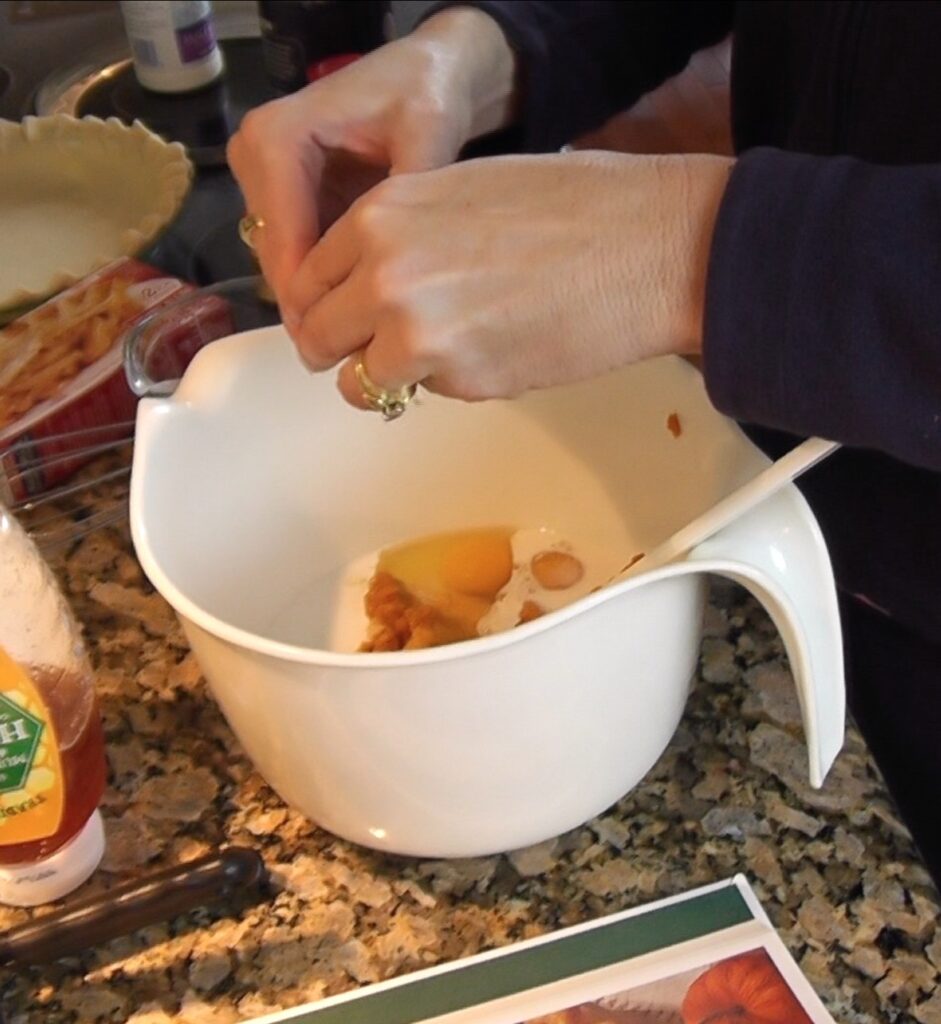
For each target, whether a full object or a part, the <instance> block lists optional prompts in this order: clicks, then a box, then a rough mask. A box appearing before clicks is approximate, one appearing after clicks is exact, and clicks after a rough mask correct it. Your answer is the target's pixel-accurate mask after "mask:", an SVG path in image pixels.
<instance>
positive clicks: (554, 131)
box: [424, 0, 734, 152]
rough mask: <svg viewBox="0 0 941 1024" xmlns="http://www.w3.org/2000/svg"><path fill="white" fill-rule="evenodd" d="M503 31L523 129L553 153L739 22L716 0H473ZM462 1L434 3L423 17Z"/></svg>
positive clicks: (532, 147)
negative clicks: (514, 67)
mask: <svg viewBox="0 0 941 1024" xmlns="http://www.w3.org/2000/svg"><path fill="white" fill-rule="evenodd" d="M457 5H459V6H465V7H467V6H469V7H476V8H479V9H480V10H482V11H485V12H486V13H487V14H489V15H490V16H491V17H492V18H493V19H494V20H495V21H496V22H497V23H498V24H499V25H500V27H501V28H502V29H503V32H504V34H505V35H506V37H507V39H508V41H509V43H510V45H511V46H512V47H513V49H514V50H515V51H516V53H517V56H518V61H519V69H520V85H521V109H520V122H521V123H520V128H521V136H520V137H519V139H515V140H514V142H515V144H516V145H517V146H518V148H520V149H524V150H526V151H529V152H547V151H550V150H555V149H558V148H559V147H560V146H561V145H563V144H564V143H566V142H571V141H572V139H574V138H576V137H577V136H578V135H581V134H582V133H583V132H586V131H589V130H590V129H592V128H597V127H598V126H599V125H601V124H603V123H604V122H605V121H606V120H607V119H608V118H609V117H611V116H612V115H614V114H617V113H620V112H621V111H622V110H626V109H627V108H628V107H631V106H633V104H634V103H635V102H636V101H637V100H638V99H639V98H640V97H641V96H642V95H643V94H644V93H646V92H649V91H650V90H651V89H654V88H656V86H658V85H660V84H661V83H662V82H664V81H666V79H668V78H669V77H670V76H671V75H675V74H678V73H679V72H680V71H682V70H683V68H684V67H685V66H686V65H687V63H688V62H689V59H690V57H691V56H692V55H693V54H694V53H695V52H696V51H697V50H701V49H702V48H703V47H706V46H711V45H713V44H714V43H717V42H719V41H720V40H721V39H723V38H724V37H725V36H726V35H728V33H729V32H730V31H731V28H732V13H733V8H734V4H733V3H715V2H711V0H699V2H697V0H692V2H690V0H669V2H668V0H653V2H631V0H554V2H553V0H474V2H472V3H467V2H459V4H457ZM451 6H456V4H455V3H441V4H436V5H435V6H434V7H433V8H432V9H430V10H429V11H428V12H427V13H426V14H425V15H424V17H425V18H428V17H430V16H431V15H432V14H434V13H435V12H437V11H439V10H441V9H443V8H445V7H451Z"/></svg>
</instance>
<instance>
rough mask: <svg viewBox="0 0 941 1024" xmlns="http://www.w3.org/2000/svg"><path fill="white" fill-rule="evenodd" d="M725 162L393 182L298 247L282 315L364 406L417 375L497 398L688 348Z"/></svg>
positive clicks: (487, 167) (695, 160)
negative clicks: (359, 358)
mask: <svg viewBox="0 0 941 1024" xmlns="http://www.w3.org/2000/svg"><path fill="white" fill-rule="evenodd" d="M731 166H732V160H730V159H728V158H725V157H713V156H631V155H625V154H614V153H594V152H580V153H569V154H563V155H552V156H535V157H499V158H491V159H485V160H475V161H468V162H466V163H461V164H456V165H454V166H452V167H447V168H444V169H442V170H436V171H429V172H425V173H420V174H403V175H399V176H397V177H395V178H389V179H388V180H387V181H385V182H382V183H381V184H379V185H377V186H376V187H375V188H373V189H372V190H371V191H370V192H368V193H367V194H366V195H364V196H363V197H361V198H360V199H359V200H357V202H356V203H355V204H354V205H353V206H352V208H351V209H350V210H349V212H348V213H346V214H345V215H344V216H343V217H341V218H340V220H339V221H337V222H336V223H335V224H334V225H333V226H332V227H331V228H330V230H329V231H328V232H327V233H326V235H325V236H324V238H323V239H322V240H321V241H320V242H319V243H318V244H317V245H316V246H315V247H314V249H313V250H312V251H311V252H310V254H309V255H308V256H307V257H306V258H305V259H304V261H303V263H302V264H301V265H300V267H299V269H298V270H297V272H296V274H294V276H293V278H292V279H291V281H290V283H289V285H288V287H287V289H286V291H285V297H284V303H283V310H284V313H285V322H286V325H287V327H288V329H289V331H290V332H291V334H292V336H293V337H294V340H295V342H296V344H297V346H298V349H299V351H300V353H301V355H302V357H303V358H304V359H305V361H306V362H307V364H308V365H309V366H310V367H311V369H313V370H327V369H329V368H330V367H333V366H335V365H337V364H338V363H343V365H342V368H341V370H340V375H339V386H340V390H341V392H342V393H343V395H344V397H345V398H346V399H347V400H348V401H349V402H351V403H352V404H354V405H358V406H361V407H364V406H365V404H366V403H365V402H364V399H363V396H362V391H361V388H360V385H359V383H358V382H357V380H356V375H355V372H354V369H353V360H352V359H351V358H350V357H351V356H352V355H353V354H354V353H357V352H358V351H359V350H361V349H365V351H364V353H363V359H364V368H365V369H366V372H367V375H368V377H369V378H370V379H371V380H372V381H373V383H374V384H376V385H377V386H378V387H382V388H386V389H388V390H393V389H397V388H400V387H402V386H405V385H408V384H412V383H415V382H419V381H420V382H421V383H422V384H423V385H424V386H425V387H426V388H428V389H430V390H432V391H436V392H439V393H441V394H445V395H451V396H455V397H458V398H463V399H484V398H506V397H511V396H513V395H516V394H519V393H520V392H522V391H525V390H527V389H529V388H538V387H546V386H548V385H552V384H558V383H563V382H567V381H573V380H578V379H581V378H585V377H589V376H593V375H595V374H599V373H603V372H605V371H607V370H610V369H612V368H614V367H617V366H620V365H623V364H626V363H629V362H633V361H635V360H638V359H643V358H648V357H651V356H657V355H661V354H664V353H668V352H676V353H695V352H697V351H698V350H699V348H700V345H701V333H702V313H703V301H704V291H705V279H706V264H707V259H708V251H709V245H710V240H711V237H712V232H713V227H714V224H715V219H716V215H717V212H718V207H719V203H720V200H721V198H722V194H723V191H724V189H725V185H726V181H727V179H728V175H729V172H730V170H731Z"/></svg>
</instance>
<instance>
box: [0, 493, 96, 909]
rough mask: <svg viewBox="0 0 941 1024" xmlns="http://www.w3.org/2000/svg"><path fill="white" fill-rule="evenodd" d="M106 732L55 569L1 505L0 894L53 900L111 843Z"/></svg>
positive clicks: (22, 902) (23, 901)
mask: <svg viewBox="0 0 941 1024" xmlns="http://www.w3.org/2000/svg"><path fill="white" fill-rule="evenodd" d="M104 785H105V757H104V739H103V735H102V728H101V718H100V716H99V712H98V702H97V698H96V696H95V688H94V679H93V676H92V672H91V667H90V665H89V662H88V658H87V656H86V653H85V648H84V646H83V644H82V641H81V635H80V633H79V630H78V626H77V624H76V622H75V620H74V618H73V616H72V614H71V612H70V610H69V607H68V605H67V604H66V601H65V598H64V597H63V595H62V593H61V591H60V590H59V587H58V585H57V584H56V580H55V577H54V576H53V575H52V572H51V570H50V569H49V567H48V565H47V564H46V562H45V561H44V560H43V558H42V556H41V555H40V553H39V551H38V550H37V549H36V547H35V545H34V544H33V542H32V541H31V540H30V539H29V537H28V536H27V535H26V533H25V532H24V530H23V529H22V527H21V526H20V524H19V523H18V522H17V521H16V520H15V519H14V518H13V516H12V515H11V514H10V513H9V512H8V511H7V510H6V509H5V508H4V507H3V506H2V505H0V902H2V903H7V904H11V905H13V906H20V907H27V906H35V905H36V904H39V903H47V902H49V901H51V900H55V899H58V898H59V897H61V896H64V895H65V894H66V893H67V892H70V891H71V890H72V889H74V888H76V887H77V886H79V885H81V884H82V882H84V881H85V880H86V879H87V878H88V877H89V875H91V873H92V872H93V871H94V870H95V868H96V867H97V866H98V863H99V861H100V860H101V856H102V854H103V853H104V830H103V828H102V822H101V815H100V814H99V812H98V810H97V808H98V802H99V801H100V799H101V795H102V792H103V791H104Z"/></svg>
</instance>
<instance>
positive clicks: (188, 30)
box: [121, 0, 223, 93]
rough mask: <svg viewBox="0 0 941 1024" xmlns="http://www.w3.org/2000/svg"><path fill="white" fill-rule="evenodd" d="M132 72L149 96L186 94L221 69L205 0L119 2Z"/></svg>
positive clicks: (199, 86) (210, 12) (210, 6)
mask: <svg viewBox="0 0 941 1024" xmlns="http://www.w3.org/2000/svg"><path fill="white" fill-rule="evenodd" d="M121 14H122V16H123V18H124V28H125V31H126V32H127V38H128V42H129V43H130V46H131V54H132V57H133V60H134V73H135V75H136V76H137V80H138V81H139V82H140V84H141V85H142V86H143V87H144V88H145V89H151V90H153V91H154V92H163V93H176V92H191V91H192V90H194V89H200V88H202V87H203V86H205V85H209V84H210V83H211V82H214V81H215V80H216V79H217V78H218V77H219V76H220V75H221V74H222V69H223V61H222V52H221V50H220V49H219V45H218V43H217V42H216V35H215V29H214V27H213V22H212V5H211V4H210V3H209V2H208V0H172V2H171V0H163V2H161V0H122V2H121Z"/></svg>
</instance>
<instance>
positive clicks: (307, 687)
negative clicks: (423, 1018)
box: [131, 327, 844, 857]
mask: <svg viewBox="0 0 941 1024" xmlns="http://www.w3.org/2000/svg"><path fill="white" fill-rule="evenodd" d="M674 412H675V413H677V414H678V416H679V419H680V423H681V427H682V433H681V435H680V436H679V437H674V436H673V434H672V433H671V432H670V430H668V429H667V419H668V417H669V416H670V414H672V413H674ZM765 465H767V460H766V459H765V457H764V456H763V455H762V454H761V453H760V452H759V451H758V450H757V449H756V448H754V446H752V445H751V444H750V443H749V442H748V441H747V439H746V438H745V437H744V435H743V434H742V433H741V432H740V431H739V430H738V428H737V427H736V426H735V425H734V424H732V423H731V422H729V421H728V420H726V419H725V418H723V417H722V416H720V415H719V414H717V413H716V412H715V410H714V409H713V408H712V407H711V405H710V404H709V402H708V400H707V398H706V395H705V393H704V389H703V385H702V381H701V378H700V376H699V374H698V373H697V372H696V371H695V370H693V369H692V368H691V367H690V366H688V365H687V364H686V363H684V362H682V361H680V360H676V359H664V360H659V361H656V362H652V363H648V364H645V365H640V366H636V367H633V368H630V369H627V370H624V371H620V372H617V373H614V374H611V375H609V376H606V377H604V378H601V379H597V380H593V381H589V382H586V383H582V384H577V385H574V386H570V387H565V388H556V389H552V390H549V391H543V392H537V393H532V394H528V395H526V396H525V397H523V398H521V399H518V400H515V401H511V402H496V401H495V402H487V403H480V404H463V403H460V402H455V401H448V400H444V399H439V398H436V397H435V396H432V395H427V394H422V395H421V396H420V399H419V401H417V402H416V403H415V405H414V407H413V408H410V409H409V410H408V412H407V414H406V415H405V416H404V417H403V418H402V419H400V420H398V421H396V422H394V423H384V422H383V421H382V420H381V418H380V417H378V416H376V415H372V414H367V413H362V412H357V411H354V410H353V409H350V408H348V407H347V406H346V405H345V404H344V403H343V402H342V401H341V400H340V399H339V398H338V396H337V395H336V392H335V388H334V382H333V379H332V376H331V375H321V376H312V375H310V374H309V373H308V372H307V371H306V370H304V369H303V368H302V366H301V365H300V363H299V361H298V359H297V357H296V355H295V353H294V350H293V348H292V346H291V343H290V342H289V340H288V338H287V336H286V335H285V334H284V332H283V331H282V329H281V328H280V327H271V328H264V329H260V330H255V331H250V332H248V333H243V334H239V335H235V336H233V337H230V338H227V339H224V340H222V341H219V342H217V343H215V344H213V345H210V346H208V347H207V348H205V349H203V350H202V351H201V352H200V353H199V354H198V355H197V356H196V359H195V360H194V362H193V363H192V364H191V365H190V366H189V368H188V369H187V371H186V374H185V376H184V378H183V380H182V382H181V383H180V385H179V387H178V388H177V390H176V391H175V393H173V394H172V395H171V396H167V397H159V398H149V399H145V400H144V401H142V402H141V404H140V409H139V413H138V424H137V441H136V451H135V457H134V467H133V478H132V491H131V521H132V529H133V536H134V541H135V544H136V547H137V551H138V554H139V556H140V559H141V562H142V564H143V567H144V569H145V571H146V573H147V575H148V576H149V577H150V579H151V580H152V581H153V583H154V585H155V586H156V587H157V589H158V590H159V591H160V593H161V594H163V596H164V597H165V598H166V599H167V601H169V603H170V604H171V605H172V606H173V607H174V608H175V609H176V611H177V613H178V614H179V616H180V619H181V620H182V623H183V626H184V629H185V631H186V635H187V637H188V638H189V641H190V642H191V644H192V647H193V650H194V652H195V654H196V657H197V658H198V660H199V663H200V665H201V666H202V668H203V670H204V672H205V675H206V677H207V679H208V681H209V684H210V686H211V688H212V691H213V693H214V695H215V697H216V699H217V700H218V701H219V703H220V705H221V707H222V710H223V712H224V713H225V716H226V718H227V719H228V721H229V723H230V724H231V726H232V728H233V730H234V731H235V733H236V734H237V736H238V738H239V740H240V741H241V743H242V744H243V745H244V747H245V750H246V751H247V753H248V755H249V756H250V757H251V758H252V760H253V761H254V763H255V764H256V765H257V767H258V769H259V771H260V772H261V773H262V775H263V776H264V777H265V778H266V779H267V781H268V782H269V783H270V784H271V786H273V787H274V789H275V790H276V791H277V792H278V793H279V794H280V795H281V796H282V797H283V798H284V800H286V801H287V802H288V803H289V804H291V805H293V806H294V807H296V808H298V809H299V810H300V811H302V812H303V813H304V814H306V815H308V816H309V817H310V818H312V819H313V820H315V821H316V822H318V823H319V824H320V825H321V826H322V827H324V828H325V829H328V830H329V831H331V832H333V833H335V834H337V835H339V836H342V837H345V838H346V839H350V840H353V841H355V842H358V843H363V844H365V845H367V846H372V847H376V848H380V849H383V850H386V851H390V852H396V853H403V854H414V855H423V856H435V857H441V856H444V857H448V856H452V857H456V856H472V855H478V854H487V853H492V852H496V851H503V850H508V849H513V848H517V847H521V846H525V845H527V844H530V843H534V842H537V841H540V840H543V839H546V838H548V837H550V836H553V835H556V834H558V833H560V832H562V831H564V830H567V829H569V828H572V827H574V826H576V825H578V824H580V823H582V822H584V821H585V820H587V819H588V818H590V817H592V816H593V815H595V814H597V813H599V812H601V811H603V810H604V809H605V808H606V807H608V806H609V805H610V804H612V803H613V802H615V801H616V800H618V799H619V798H620V797H621V796H622V795H623V794H624V793H625V792H627V791H628V790H629V789H631V787H633V786H634V785H635V784H636V783H637V782H638V781H639V780H640V779H641V777H642V776H643V775H644V774H645V773H646V772H647V770H648V769H649V768H650V767H651V765H652V764H653V763H654V762H655V761H656V760H657V758H658V757H659V755H660V754H661V752H662V751H663V749H664V747H665V746H666V745H667V743H668V742H669V740H670V737H671V736H672V734H673V732H674V730H675V728H676V726H677V723H678V721H679V719H680V715H681V713H682V711H683V707H684V704H685V702H686V699H687V695H688V692H689V686H690V679H691V676H692V674H693V672H694V669H695V665H696V659H697V654H698V650H699V643H700V635H701V632H700V628H701V616H702V611H703V600H704V580H705V576H704V574H705V573H706V572H719V573H723V574H725V575H728V576H731V577H732V578H734V579H737V580H739V581H741V582H743V583H744V584H745V585H746V586H748V587H750V588H751V589H752V590H753V591H754V592H755V593H756V594H757V595H758V597H759V598H760V600H762V602H763V603H764V604H765V606H766V607H767V608H768V609H769V611H770V613H771V614H772V616H773V618H774V621H775V622H776V623H777V625H778V627H779V629H780V630H781V633H782V636H783V639H784V641H785V643H786V646H787V650H788V654H789V656H790V658H791V664H792V668H793V670H794V674H795V679H796V682H797V685H798V691H799V695H800V698H801V703H802V708H803V711H804V722H805V732H806V735H807V740H808V751H809V755H810V774H811V779H812V781H813V782H814V783H815V784H818V785H819V784H820V782H821V780H822V777H823V775H824V774H825V772H826V770H827V768H828V767H829V765H830V763H831V762H832V760H833V758H834V757H835V755H836V753H837V751H838V749H839V747H840V745H841V742H842V730H843V713H844V705H843V675H842V661H841V655H840V650H841V645H840V635H839V622H838V618H837V611H836V600H835V593H834V586H833V579H832V574H831V570H830V564H829V560H828V557H827V553H826V550H825V547H824V545H823V541H822V539H821V536H820V533H819V531H818V529H817V525H816V522H815V521H814V519H813V516H812V515H811V513H810V510H809V508H808V507H807V505H806V503H805V502H804V500H803V498H802V497H801V496H800V494H799V493H798V491H797V490H796V489H795V488H794V487H793V486H792V487H789V488H787V489H785V490H784V491H783V492H781V493H780V494H778V495H777V496H775V497H773V498H771V499H769V500H767V501H766V502H764V503H763V504H762V505H761V506H760V507H759V508H758V509H757V510H756V511H754V512H752V513H751V514H749V515H748V516H747V517H745V518H743V519H741V520H740V521H739V522H737V523H736V524H734V525H733V526H731V527H729V528H727V529H726V530H725V531H723V532H722V533H721V534H718V535H716V537H714V538H713V539H712V540H711V541H710V542H708V543H707V544H704V545H702V546H701V547H700V548H698V549H696V550H695V551H693V552H692V553H691V555H690V556H689V558H688V559H686V560H685V561H684V562H682V563H680V564H676V565H671V566H669V567H667V568H665V569H662V570H660V571H657V572H655V573H653V574H649V575H646V576H639V577H638V578H636V579H634V580H630V581H628V582H626V583H622V584H620V585H618V586H616V587H612V588H608V589H605V590H602V591H599V592H597V593H595V594H592V595H590V596H588V597H586V598H584V599H583V600H581V601H579V602H577V603H576V604H574V605H571V606H569V607H567V608H564V609H562V610H561V611H558V612H555V613H553V614H550V615H547V616H546V617H544V618H542V619H538V620H536V621H535V622H532V623H530V624H528V625H525V626H522V627H519V628H517V629H515V630H512V631H510V632H506V633H501V634H496V635H492V636H489V637H486V638H483V639H479V640H473V641H470V642H466V643H461V644H455V645H451V646H446V647H440V648H436V649H432V650H423V651H414V652H399V653H385V654H355V653H347V654H344V653H334V652H331V651H329V650H327V649H326V646H327V637H328V634H329V631H330V626H331V620H332V617H333V615H334V611H335V602H336V592H337V586H338V581H339V579H340V577H341V575H342V573H343V570H344V568H345V567H346V566H348V565H349V564H350V563H352V562H353V561H354V560H356V559H357V558H361V557H362V556H363V555H364V554H367V553H368V552H371V551H376V550H377V549H379V548H382V547H384V546H387V545H389V544H392V543H395V542H398V541H402V540H405V539H410V538H417V537H420V536H423V535H426V534H430V533H435V532H438V531H444V530H452V529H464V528H468V527H474V526H480V525H503V524H510V525H518V526H549V527H552V528H554V529H556V530H557V531H558V532H559V533H560V534H562V535H563V536H566V537H568V538H571V539H572V540H574V541H575V542H576V544H577V542H578V540H579V539H582V540H591V541H592V542H593V543H594V544H597V545H601V546H603V547H604V548H605V549H607V550H610V551H611V552H612V557H613V559H614V562H615V563H619V562H624V561H626V560H627V559H628V558H630V556H631V555H633V554H634V553H635V552H638V551H643V550H645V549H648V550H649V548H650V547H651V546H652V545H653V544H654V543H656V542H657V541H659V540H662V539H664V538H665V537H666V536H667V535H669V534H670V533H671V532H672V531H673V530H674V529H676V528H677V527H679V526H681V525H682V524H683V523H684V522H685V521H687V520H689V519H691V518H692V517H693V516H694V515H695V514H696V513H698V512H700V511H702V510H704V509H705V508H707V507H708V506H709V505H711V504H712V503H713V502H714V501H715V500H716V499H718V498H719V497H720V496H722V495H723V494H725V493H727V492H728V491H729V490H731V489H732V488H733V487H734V486H736V485H738V484H740V483H742V482H744V480H745V479H747V478H749V477H750V476H751V475H753V474H754V473H756V472H757V471H758V470H759V469H761V468H762V467H764V466H765Z"/></svg>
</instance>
